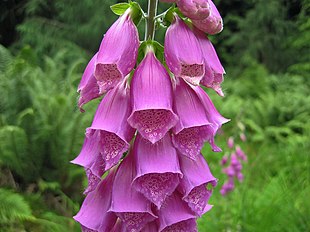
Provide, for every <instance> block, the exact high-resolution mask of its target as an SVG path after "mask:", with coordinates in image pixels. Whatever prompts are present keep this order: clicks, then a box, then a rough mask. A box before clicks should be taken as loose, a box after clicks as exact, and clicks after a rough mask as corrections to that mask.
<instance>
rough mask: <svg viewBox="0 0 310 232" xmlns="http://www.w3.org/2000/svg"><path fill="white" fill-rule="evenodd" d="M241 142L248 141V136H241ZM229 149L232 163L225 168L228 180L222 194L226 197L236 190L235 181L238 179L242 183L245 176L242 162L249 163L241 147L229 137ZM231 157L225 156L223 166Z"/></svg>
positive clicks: (222, 161)
mask: <svg viewBox="0 0 310 232" xmlns="http://www.w3.org/2000/svg"><path fill="white" fill-rule="evenodd" d="M240 139H241V141H243V142H245V141H246V136H245V134H244V133H241V134H240ZM227 145H228V147H229V148H230V149H231V150H232V153H231V154H230V163H229V164H228V166H227V167H225V168H223V173H225V174H226V175H227V176H228V180H227V181H226V182H225V183H224V184H223V186H222V188H221V190H220V192H221V194H222V195H226V194H227V193H229V192H231V191H233V190H234V188H235V181H234V180H235V179H236V178H237V179H238V181H239V182H242V181H243V179H244V176H243V174H242V162H241V161H243V162H247V160H248V157H247V155H246V154H245V153H244V152H243V150H242V149H241V147H240V146H239V145H238V144H237V145H235V142H234V138H233V137H229V138H228V140H227ZM228 159H229V156H228V155H225V156H224V157H223V158H222V160H221V165H222V166H224V165H226V164H227V163H228Z"/></svg>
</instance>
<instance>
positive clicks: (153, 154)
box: [133, 134, 183, 208]
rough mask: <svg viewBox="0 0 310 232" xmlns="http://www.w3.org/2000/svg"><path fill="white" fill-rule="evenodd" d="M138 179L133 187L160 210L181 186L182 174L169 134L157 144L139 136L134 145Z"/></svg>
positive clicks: (136, 178)
mask: <svg viewBox="0 0 310 232" xmlns="http://www.w3.org/2000/svg"><path fill="white" fill-rule="evenodd" d="M134 155H135V162H136V170H137V173H136V177H135V179H134V182H133V187H134V188H135V189H136V190H137V191H139V192H141V193H142V194H143V195H144V196H145V197H146V198H147V199H148V200H150V201H151V202H153V203H154V204H155V205H156V206H157V207H158V208H160V207H161V205H162V203H163V202H164V200H165V199H166V197H167V196H169V195H171V194H172V193H173V192H174V190H175V189H176V187H177V186H178V184H179V178H182V176H183V175H182V173H181V171H180V167H179V161H178V157H177V153H176V150H175V149H174V147H173V146H172V143H171V138H170V135H169V134H166V136H165V137H164V138H162V139H161V140H160V141H158V142H157V143H155V144H152V143H151V142H149V141H148V140H145V139H143V138H142V137H141V136H140V135H139V134H138V135H137V137H136V140H135V144H134Z"/></svg>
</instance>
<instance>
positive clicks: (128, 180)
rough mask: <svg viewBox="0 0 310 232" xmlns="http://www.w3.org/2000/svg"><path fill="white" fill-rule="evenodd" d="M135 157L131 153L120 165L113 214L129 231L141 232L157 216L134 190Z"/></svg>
mask: <svg viewBox="0 0 310 232" xmlns="http://www.w3.org/2000/svg"><path fill="white" fill-rule="evenodd" d="M133 158H134V156H133V154H132V152H130V153H129V154H128V155H127V157H126V158H125V159H124V160H123V161H122V163H121V164H120V166H119V168H118V170H117V173H116V176H115V180H114V184H113V190H112V193H113V194H112V203H111V208H110V211H111V212H115V214H116V215H117V216H118V217H119V218H120V219H121V220H122V222H123V223H124V224H125V225H126V227H127V229H128V230H129V231H140V230H141V229H142V228H143V227H144V226H145V225H146V224H147V223H149V222H150V221H153V220H154V219H155V218H156V216H155V215H154V214H153V213H152V211H151V203H150V202H149V201H147V200H146V199H145V198H144V197H143V195H142V194H141V193H139V192H137V191H136V190H135V189H134V188H132V181H133V178H134V176H135V163H134V159H133Z"/></svg>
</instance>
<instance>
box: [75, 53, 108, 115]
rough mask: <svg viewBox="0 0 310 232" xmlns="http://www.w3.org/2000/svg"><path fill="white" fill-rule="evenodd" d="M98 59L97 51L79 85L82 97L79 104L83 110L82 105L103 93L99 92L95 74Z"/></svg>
mask: <svg viewBox="0 0 310 232" xmlns="http://www.w3.org/2000/svg"><path fill="white" fill-rule="evenodd" d="M96 59H97V53H96V54H95V55H94V56H93V58H92V59H91V60H90V61H89V63H88V64H87V66H86V68H85V71H84V73H83V76H82V79H81V82H80V84H79V86H78V90H77V91H78V93H80V98H79V102H78V106H79V108H80V110H81V111H82V112H84V110H83V108H82V106H83V105H85V104H86V103H87V102H89V101H91V100H93V99H95V98H98V97H100V95H102V94H101V93H100V92H99V86H98V84H97V80H96V78H95V76H94V70H95V61H96Z"/></svg>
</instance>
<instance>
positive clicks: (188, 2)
mask: <svg viewBox="0 0 310 232" xmlns="http://www.w3.org/2000/svg"><path fill="white" fill-rule="evenodd" d="M177 4H178V7H179V9H180V11H181V12H182V13H183V14H184V15H185V16H186V17H188V18H190V19H195V20H202V19H205V18H207V17H209V15H210V10H211V7H210V4H209V0H178V3H177Z"/></svg>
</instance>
